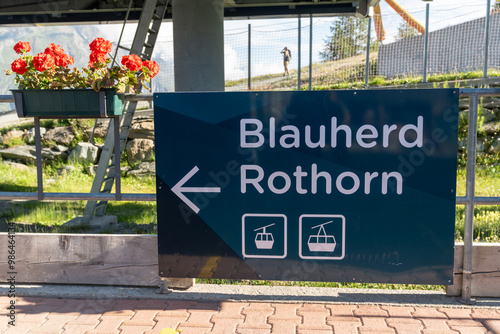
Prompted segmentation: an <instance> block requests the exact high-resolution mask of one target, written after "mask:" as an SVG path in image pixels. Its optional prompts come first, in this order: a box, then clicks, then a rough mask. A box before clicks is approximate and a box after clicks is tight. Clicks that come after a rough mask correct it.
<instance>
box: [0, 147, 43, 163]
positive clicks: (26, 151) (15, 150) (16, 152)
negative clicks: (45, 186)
mask: <svg viewBox="0 0 500 334" xmlns="http://www.w3.org/2000/svg"><path fill="white" fill-rule="evenodd" d="M35 154H36V149H35V145H20V146H16V147H9V148H4V149H0V155H1V156H2V158H4V159H13V160H22V161H24V162H27V163H35V162H36V155H35Z"/></svg>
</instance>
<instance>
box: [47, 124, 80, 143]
mask: <svg viewBox="0 0 500 334" xmlns="http://www.w3.org/2000/svg"><path fill="white" fill-rule="evenodd" d="M43 139H45V140H49V141H53V142H55V143H57V144H62V145H69V144H70V143H71V142H72V141H73V139H75V134H74V133H73V130H72V129H71V127H70V126H66V127H59V128H54V129H50V130H49V131H47V132H46V133H45V135H44V136H43Z"/></svg>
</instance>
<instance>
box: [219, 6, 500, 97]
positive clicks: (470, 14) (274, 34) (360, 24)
mask: <svg viewBox="0 0 500 334" xmlns="http://www.w3.org/2000/svg"><path fill="white" fill-rule="evenodd" d="M392 2H393V1H390V0H385V1H382V2H381V6H380V9H381V10H380V11H378V10H376V11H375V13H374V16H373V18H371V19H368V18H366V19H358V18H347V17H333V18H327V17H317V18H316V17H315V18H310V17H302V18H300V19H293V20H292V19H282V20H272V21H269V22H274V23H269V24H267V25H262V24H253V23H252V21H251V20H250V21H248V22H249V23H250V24H249V25H248V27H244V28H239V29H226V34H225V48H226V49H225V62H226V68H225V70H226V80H227V81H226V83H227V84H226V90H248V89H249V88H250V89H255V90H266V89H295V88H297V87H298V86H299V82H300V86H301V87H302V88H307V86H308V84H309V74H310V73H311V74H312V80H311V81H312V85H313V86H315V87H317V86H324V87H333V88H335V87H338V85H341V84H342V83H345V82H362V83H364V82H366V83H367V84H369V83H370V82H372V81H373V80H375V81H376V80H377V78H384V79H393V78H408V79H409V81H412V80H415V79H419V78H420V79H422V78H423V77H424V75H426V76H427V75H428V76H431V75H440V74H454V73H465V72H478V71H484V69H485V68H487V72H485V73H483V74H484V76H488V75H495V71H498V70H500V2H492V1H491V0H490V1H488V0H477V1H474V2H464V1H460V2H456V3H453V4H451V5H450V4H449V3H448V4H446V5H443V4H439V3H438V2H434V3H431V4H429V5H426V4H425V3H424V2H421V1H419V4H418V5H419V6H416V4H415V3H414V4H412V5H413V8H408V9H405V8H402V7H401V6H399V7H393V6H390V5H389V3H392ZM401 2H402V1H401ZM396 5H398V4H397V3H396ZM426 26H427V27H428V35H427V36H425V27H426ZM487 26H488V27H489V29H488V30H486V27H487ZM487 31H488V33H487ZM426 37H427V42H426ZM426 44H427V45H426ZM284 46H287V47H288V48H289V49H290V50H291V52H292V59H291V61H290V64H289V68H290V74H291V75H290V76H289V77H288V76H286V77H284V76H283V75H284V67H283V60H282V54H280V51H281V50H282V49H283V47H284ZM426 50H427V51H426ZM367 61H368V65H367ZM310 67H311V68H310ZM299 68H300V72H299V71H298V69H299ZM424 71H425V74H424ZM249 77H250V78H251V80H248V78H249ZM299 80H300V81H299Z"/></svg>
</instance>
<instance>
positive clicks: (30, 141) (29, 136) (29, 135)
mask: <svg viewBox="0 0 500 334" xmlns="http://www.w3.org/2000/svg"><path fill="white" fill-rule="evenodd" d="M46 132H47V129H45V128H40V137H41V138H43V136H44V135H45V133H46ZM26 140H27V141H28V144H33V143H34V142H35V128H31V129H29V130H28V132H26Z"/></svg>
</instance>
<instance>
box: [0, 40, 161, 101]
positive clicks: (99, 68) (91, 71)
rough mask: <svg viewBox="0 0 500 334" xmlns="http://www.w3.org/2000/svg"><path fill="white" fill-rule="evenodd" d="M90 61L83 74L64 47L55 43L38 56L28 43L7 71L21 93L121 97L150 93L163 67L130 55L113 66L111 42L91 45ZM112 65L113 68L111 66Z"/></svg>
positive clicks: (21, 45)
mask: <svg viewBox="0 0 500 334" xmlns="http://www.w3.org/2000/svg"><path fill="white" fill-rule="evenodd" d="M89 46H90V49H91V53H90V58H89V63H88V66H87V67H84V68H82V71H79V70H78V69H76V68H74V69H73V70H71V69H68V68H67V67H68V65H72V64H74V63H75V61H74V59H73V57H71V56H70V55H68V54H66V53H65V52H64V50H63V49H62V48H61V46H59V45H57V44H54V43H51V44H50V45H49V47H47V48H46V49H45V51H44V52H43V53H38V54H37V55H35V56H32V55H29V54H27V53H26V52H28V51H31V46H30V44H29V43H28V42H18V43H17V44H16V45H15V47H14V50H15V51H16V52H17V53H19V54H20V55H19V58H18V59H17V60H15V61H14V62H13V63H12V64H11V68H10V69H8V70H6V72H7V75H11V74H14V73H15V74H16V77H15V78H14V82H15V83H16V84H17V85H18V86H19V88H20V89H68V88H69V89H85V88H92V89H94V90H95V91H99V90H101V89H108V88H111V89H115V90H116V91H117V92H119V93H123V92H126V91H128V92H131V93H133V92H138V90H139V88H140V87H141V84H142V87H144V88H146V89H150V88H149V87H148V86H147V85H145V83H149V82H150V79H151V78H152V77H154V76H156V75H157V74H158V72H159V70H160V67H159V66H158V64H157V63H156V62H155V61H151V60H146V61H144V62H143V61H142V60H141V58H140V57H139V56H136V55H128V56H124V57H123V58H122V65H121V66H119V65H113V64H111V59H110V58H109V57H108V53H110V52H111V47H112V44H111V42H109V41H107V40H105V39H103V38H100V37H98V38H96V39H95V40H93V41H92V42H91V43H90V44H89ZM108 65H109V66H108Z"/></svg>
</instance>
